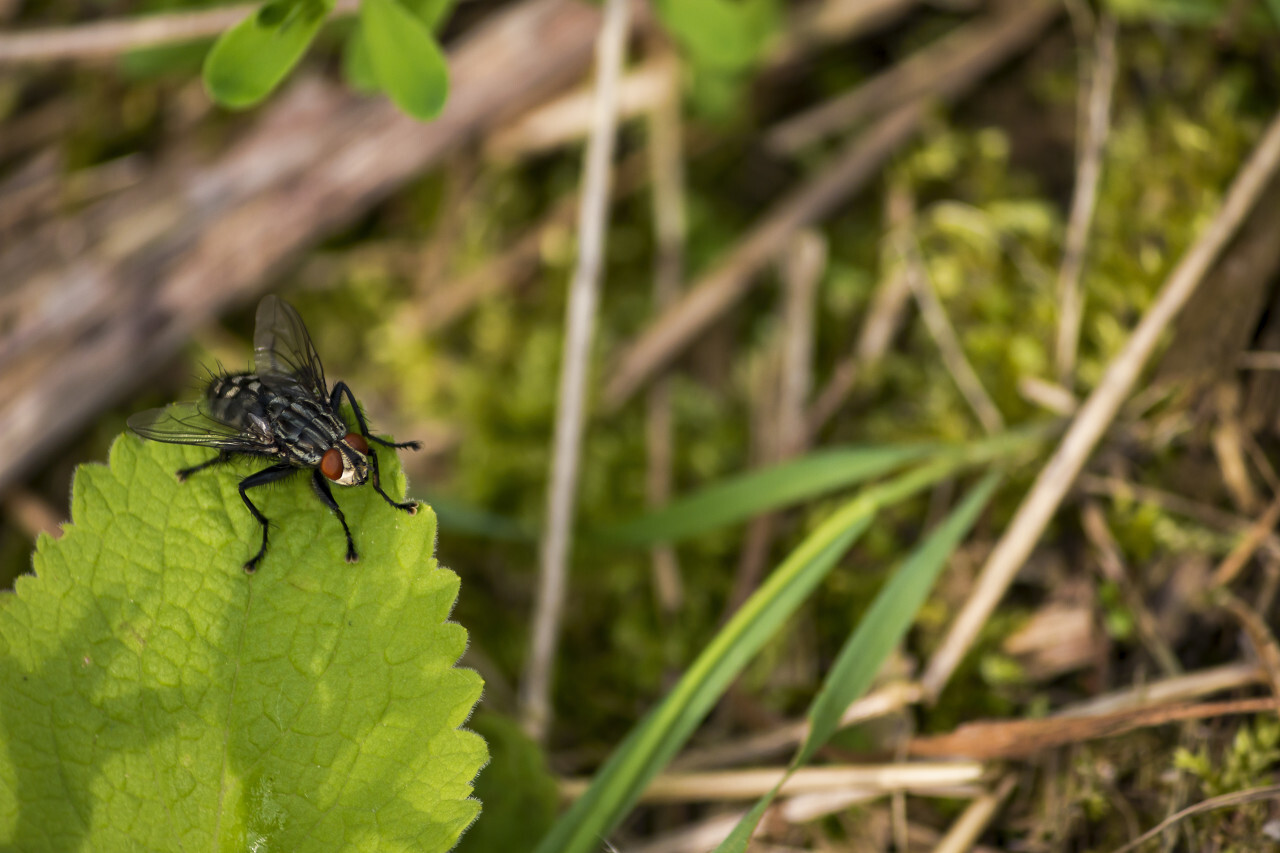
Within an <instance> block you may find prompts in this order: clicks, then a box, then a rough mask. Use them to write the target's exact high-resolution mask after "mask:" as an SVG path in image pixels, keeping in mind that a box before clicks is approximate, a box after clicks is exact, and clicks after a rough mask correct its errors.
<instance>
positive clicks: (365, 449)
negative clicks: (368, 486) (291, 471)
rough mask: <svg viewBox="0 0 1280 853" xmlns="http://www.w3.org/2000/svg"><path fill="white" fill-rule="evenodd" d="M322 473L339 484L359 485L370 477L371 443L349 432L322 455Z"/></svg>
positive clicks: (357, 434)
mask: <svg viewBox="0 0 1280 853" xmlns="http://www.w3.org/2000/svg"><path fill="white" fill-rule="evenodd" d="M320 473H321V474H323V475H324V476H325V477H326V478H328V479H330V480H332V481H333V482H335V483H337V484H338V485H339V486H358V485H360V484H361V483H363V482H364V481H365V480H367V479H369V443H368V442H366V441H365V440H364V436H362V435H360V434H359V433H356V432H349V433H347V434H346V435H345V436H343V437H342V440H341V441H339V442H338V443H337V444H335V445H334V446H333V447H330V448H329V449H328V450H326V451H325V452H324V456H322V457H320Z"/></svg>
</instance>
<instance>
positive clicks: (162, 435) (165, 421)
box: [128, 403, 254, 452]
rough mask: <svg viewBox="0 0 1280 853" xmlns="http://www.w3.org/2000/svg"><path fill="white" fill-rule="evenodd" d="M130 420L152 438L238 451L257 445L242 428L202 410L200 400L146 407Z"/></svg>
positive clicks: (130, 424) (137, 431)
mask: <svg viewBox="0 0 1280 853" xmlns="http://www.w3.org/2000/svg"><path fill="white" fill-rule="evenodd" d="M128 424H129V429H131V430H133V431H134V432H136V433H137V434H138V435H140V436H142V437H143V438H149V439H151V440H152V441H164V442H168V443H169V444H195V445H199V446H200V447H214V448H217V449H218V450H231V451H239V452H245V451H246V450H250V449H252V448H253V447H254V445H253V443H252V442H250V441H248V440H246V439H245V437H244V435H243V433H241V432H240V431H239V430H237V429H235V428H234V427H229V426H227V425H226V424H224V423H219V422H218V421H215V420H214V419H213V418H211V417H209V416H208V415H207V414H205V413H204V412H203V411H201V410H200V406H199V404H198V403H174V404H172V405H169V406H165V407H164V408H163V409H147V410H146V411H145V412H138V413H137V414H136V415H131V416H130V417H129V421H128Z"/></svg>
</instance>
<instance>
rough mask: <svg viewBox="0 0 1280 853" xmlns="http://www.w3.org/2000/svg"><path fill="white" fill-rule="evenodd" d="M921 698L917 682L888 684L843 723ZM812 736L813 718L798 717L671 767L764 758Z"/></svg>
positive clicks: (846, 715) (689, 755)
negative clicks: (795, 719) (792, 721)
mask: <svg viewBox="0 0 1280 853" xmlns="http://www.w3.org/2000/svg"><path fill="white" fill-rule="evenodd" d="M920 697H921V691H920V688H919V686H917V685H915V684H911V683H909V682H905V681H904V682H897V683H894V684H887V685H885V686H884V687H881V688H879V689H878V690H876V691H875V692H873V693H868V694H867V695H866V696H864V697H862V698H861V699H859V700H858V701H856V702H854V703H853V704H852V705H850V706H849V707H848V708H847V709H846V710H845V712H844V715H843V716H842V717H841V718H840V725H841V727H842V728H847V727H849V726H853V725H857V724H858V723H865V722H866V721H868V720H874V719H876V718H877V717H884V716H888V715H889V714H892V713H895V712H897V711H901V710H902V709H903V708H905V707H907V706H908V705H912V704H914V703H916V702H918V701H920ZM808 736H809V721H808V720H798V721H796V722H794V723H788V724H786V725H784V726H779V727H777V728H775V729H773V730H771V731H768V732H763V733H761V734H757V735H751V736H750V737H746V738H743V739H741V740H736V741H732V742H730V743H725V744H719V745H717V746H708V747H702V748H701V749H696V750H690V751H688V752H686V753H685V754H684V755H682V756H680V757H679V758H677V759H676V760H675V761H673V762H671V768H672V769H673V770H696V769H699V768H706V767H730V766H733V765H736V764H745V763H747V762H751V761H761V760H763V759H766V758H770V757H772V756H775V755H779V754H781V753H785V752H787V751H789V750H793V749H795V748H796V747H798V746H799V745H800V744H801V743H803V742H804V739H805V738H807V737H808Z"/></svg>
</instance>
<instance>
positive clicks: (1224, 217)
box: [922, 117, 1280, 698]
mask: <svg viewBox="0 0 1280 853" xmlns="http://www.w3.org/2000/svg"><path fill="white" fill-rule="evenodd" d="M1277 165H1280V117H1277V118H1275V119H1273V120H1272V122H1271V124H1270V125H1269V126H1268V127H1267V130H1266V133H1265V134H1264V135H1263V137H1262V139H1261V140H1260V141H1259V143H1258V146H1257V147H1256V148H1255V149H1254V151H1253V153H1252V154H1251V155H1250V157H1249V160H1248V161H1247V162H1246V163H1245V164H1244V166H1243V167H1242V168H1241V170H1240V172H1239V173H1238V174H1237V176H1236V179H1235V180H1234V181H1233V182H1232V185H1231V187H1230V189H1229V190H1228V191H1227V194H1226V198H1225V200H1224V202H1223V205H1222V208H1221V210H1219V212H1218V214H1217V215H1216V216H1215V217H1214V218H1213V220H1212V221H1211V222H1210V223H1209V225H1208V226H1207V227H1206V228H1205V230H1204V231H1203V232H1202V233H1201V235H1200V237H1199V238H1198V239H1197V240H1196V242H1195V244H1194V245H1193V246H1192V247H1191V248H1190V249H1189V250H1188V252H1187V254H1186V255H1185V256H1184V257H1183V259H1182V260H1181V261H1180V262H1179V263H1178V265H1177V267H1176V268H1175V269H1174V271H1173V272H1172V273H1171V274H1170V276H1169V278H1168V280H1167V281H1166V282H1165V284H1164V286H1163V287H1162V288H1161V290H1160V292H1159V294H1158V295H1157V297H1156V299H1155V301H1154V303H1152V306H1151V308H1150V309H1149V310H1148V311H1147V313H1146V314H1145V315H1144V316H1143V318H1142V320H1141V322H1139V324H1138V326H1137V328H1136V329H1134V331H1133V334H1132V335H1131V336H1130V338H1129V341H1128V342H1127V343H1126V344H1125V346H1124V349H1123V350H1122V351H1121V352H1120V354H1119V355H1117V356H1116V358H1115V359H1114V360H1113V361H1112V362H1111V364H1110V365H1109V366H1108V367H1107V370H1106V373H1105V374H1104V375H1103V378H1102V380H1101V382H1100V383H1099V384H1098V387H1097V388H1096V389H1094V391H1093V393H1092V394H1090V395H1089V398H1088V399H1087V400H1086V401H1085V403H1084V405H1083V406H1082V407H1081V409H1080V413H1079V414H1078V415H1076V418H1075V420H1074V421H1072V423H1071V426H1070V428H1069V429H1068V430H1067V433H1066V435H1065V436H1063V438H1062V441H1061V443H1060V444H1059V445H1058V449H1057V450H1056V451H1055V452H1054V454H1053V456H1052V457H1051V458H1050V460H1049V461H1048V463H1047V464H1046V465H1045V466H1044V468H1043V469H1042V470H1041V471H1040V475H1039V476H1038V477H1037V478H1036V481H1035V484H1034V485H1033V486H1032V487H1031V491H1030V492H1029V493H1028V494H1027V497H1026V498H1025V499H1024V500H1023V502H1022V505H1021V506H1020V507H1019V508H1018V511H1017V514H1016V515H1015V516H1014V518H1013V521H1012V522H1011V523H1010V524H1009V527H1008V528H1007V529H1006V530H1005V533H1004V535H1003V536H1002V537H1001V538H1000V541H999V542H998V543H997V544H996V546H995V549H994V550H993V551H992V553H991V556H990V557H989V558H988V560H987V563H986V565H985V566H984V567H983V569H982V572H981V574H980V576H979V578H978V580H977V583H976V584H975V588H974V590H973V593H972V594H971V595H970V597H969V599H968V600H967V601H966V602H965V604H964V606H963V608H962V610H961V611H960V614H959V615H958V616H957V617H956V620H955V622H954V623H953V624H952V626H951V629H950V631H949V632H948V634H947V637H946V639H945V640H944V641H943V644H942V646H941V647H940V648H939V649H938V651H937V653H936V654H935V655H934V657H933V659H932V660H931V661H930V662H929V666H928V669H927V670H926V672H925V675H924V678H923V680H922V683H923V685H924V687H925V689H926V691H927V692H928V693H929V695H930V696H931V697H935V698H936V697H937V695H938V694H939V693H940V692H941V691H942V688H943V687H944V686H945V685H946V683H947V681H948V680H949V679H950V678H951V674H952V673H953V672H954V671H955V668H956V666H957V665H958V664H959V663H960V660H961V659H962V658H963V657H964V655H965V654H966V653H967V652H968V650H969V649H970V648H971V646H972V645H973V640H974V638H975V637H976V636H977V634H978V631H979V630H980V629H981V627H982V625H983V624H984V623H985V622H986V620H987V618H988V617H989V616H990V614H991V612H992V610H994V609H995V606H996V604H997V603H999V601H1000V599H1001V598H1002V597H1003V596H1004V592H1005V590H1006V589H1008V586H1009V584H1010V583H1011V582H1012V581H1013V578H1014V576H1015V575H1016V574H1017V572H1018V570H1019V569H1020V568H1021V567H1022V564H1023V563H1024V562H1025V561H1026V559H1027V556H1028V555H1029V554H1030V553H1031V549H1032V548H1033V547H1035V544H1036V542H1037V541H1039V539H1040V536H1041V534H1042V533H1043V532H1044V529H1045V527H1046V526H1047V525H1048V523H1049V520H1050V519H1051V518H1052V517H1053V514H1054V513H1055V512H1056V511H1057V508H1058V505H1059V504H1060V503H1061V502H1062V499H1063V498H1064V497H1065V496H1066V494H1067V492H1068V490H1069V489H1070V488H1071V484H1072V483H1073V482H1074V481H1075V478H1076V477H1077V475H1079V473H1080V470H1081V469H1082V468H1083V467H1084V464H1085V462H1086V461H1087V460H1088V458H1089V455H1090V454H1091V453H1092V452H1093V449H1094V447H1096V446H1097V443H1098V441H1099V440H1100V439H1101V438H1102V435H1103V433H1104V432H1105V431H1106V429H1107V427H1108V426H1110V424H1111V422H1112V420H1113V419H1114V418H1115V415H1116V413H1117V412H1118V411H1119V409H1120V406H1121V405H1122V404H1123V403H1124V401H1125V399H1126V398H1127V397H1128V396H1129V394H1130V393H1131V392H1132V390H1133V387H1134V385H1135V383H1136V382H1137V380H1138V376H1139V375H1140V373H1141V372H1142V368H1143V366H1144V365H1145V364H1146V363H1147V361H1148V360H1149V359H1150V357H1151V355H1152V353H1153V352H1154V351H1155V348H1156V346H1157V344H1158V343H1159V341H1160V337H1161V335H1162V334H1163V332H1164V331H1165V329H1167V328H1168V326H1169V324H1170V323H1171V322H1172V321H1173V318H1174V317H1176V316H1177V314H1178V312H1179V311H1180V310H1181V309H1182V306H1183V305H1184V304H1186V301H1187V299H1188V298H1189V297H1190V296H1191V294H1192V293H1194V292H1195V289H1196V287H1197V286H1198V285H1199V284H1200V282H1201V280H1203V278H1204V275H1205V273H1206V272H1207V271H1208V269H1209V268H1210V266H1212V264H1213V262H1214V260H1216V259H1217V257H1218V255H1219V253H1221V251H1222V249H1223V247H1224V246H1225V245H1226V244H1227V242H1228V241H1229V240H1230V239H1231V237H1232V236H1233V235H1234V234H1235V233H1236V231H1237V230H1238V229H1239V227H1240V224H1241V223H1242V222H1243V221H1244V218H1245V216H1246V215H1247V214H1248V213H1249V211H1250V210H1251V209H1252V207H1253V204H1254V202H1255V201H1256V200H1257V199H1258V196H1259V195H1260V194H1261V193H1262V190H1263V189H1264V188H1265V186H1266V184H1267V183H1268V182H1269V180H1270V178H1271V177H1272V175H1274V173H1275V171H1276V168H1277Z"/></svg>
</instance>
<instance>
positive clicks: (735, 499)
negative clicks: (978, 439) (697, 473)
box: [593, 444, 946, 545]
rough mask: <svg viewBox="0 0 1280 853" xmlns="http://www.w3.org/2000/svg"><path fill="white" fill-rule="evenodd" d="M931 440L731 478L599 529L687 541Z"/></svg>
mask: <svg viewBox="0 0 1280 853" xmlns="http://www.w3.org/2000/svg"><path fill="white" fill-rule="evenodd" d="M944 449H946V448H944V447H943V446H941V445H937V444H901V445H890V446H884V447H850V448H841V449H838V450H824V451H819V452H816V453H811V454H809V455H808V456H804V457H802V458H800V459H796V460H794V461H791V462H785V463H783V464H781V465H775V466H773V467H771V468H763V469H760V470H758V471H751V472H750V473H747V474H742V475H740V476H737V477H732V478H729V479H726V480H723V481H721V482H718V483H716V484H715V485H712V486H708V487H707V488H705V489H702V490H701V491H699V492H695V493H694V494H692V495H690V496H688V497H686V498H680V499H678V500H676V501H674V502H672V503H670V504H668V505H667V506H665V507H663V508H662V509H659V510H655V511H654V512H651V513H647V514H645V515H643V516H641V517H639V518H636V519H633V520H631V521H627V522H623V523H622V524H617V525H614V526H612V527H608V528H606V529H604V530H601V531H599V534H598V536H596V537H593V538H599V539H613V540H616V541H619V542H625V543H627V544H630V545H651V544H653V543H655V542H664V541H675V540H679V539H687V538H689V537H690V536H695V535H697V534H699V533H704V532H706V531H708V530H714V529H715V528H717V527H723V526H724V525H726V524H733V523H735V522H739V521H746V520H747V519H749V518H751V517H752V516H754V515H758V514H759V513H762V512H766V511H768V510H772V509H778V508H779V507H784V506H787V505H788V504H793V503H796V502H798V501H801V500H804V499H805V498H811V497H815V496H817V495H822V494H826V493H828V492H832V491H835V490H836V489H841V488H847V487H849V486H853V485H857V484H858V483H862V482H865V481H867V480H870V479H872V478H874V477H878V476H880V475H881V474H886V473H888V472H890V471H892V470H894V469H895V468H900V467H902V466H903V465H905V464H907V463H909V462H915V461H917V460H919V459H922V458H924V457H926V456H930V455H933V454H936V453H938V452H939V451H940V450H944Z"/></svg>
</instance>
